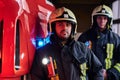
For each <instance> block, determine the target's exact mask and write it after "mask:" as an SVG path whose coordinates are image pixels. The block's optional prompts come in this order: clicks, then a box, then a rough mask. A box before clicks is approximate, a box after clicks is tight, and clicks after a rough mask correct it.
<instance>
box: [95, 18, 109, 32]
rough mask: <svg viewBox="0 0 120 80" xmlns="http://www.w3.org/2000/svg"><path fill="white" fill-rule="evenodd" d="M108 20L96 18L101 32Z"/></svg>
mask: <svg viewBox="0 0 120 80" xmlns="http://www.w3.org/2000/svg"><path fill="white" fill-rule="evenodd" d="M107 21H108V18H107V16H97V23H98V26H99V28H100V29H101V30H104V29H106V24H107Z"/></svg>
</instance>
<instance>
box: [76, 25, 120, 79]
mask: <svg viewBox="0 0 120 80" xmlns="http://www.w3.org/2000/svg"><path fill="white" fill-rule="evenodd" d="M78 41H81V42H84V43H85V44H86V42H91V44H89V46H91V49H92V50H93V52H94V53H95V55H96V56H97V57H98V58H99V60H100V61H101V63H102V64H103V67H104V69H106V70H107V79H108V80H120V37H119V36H118V35H117V34H115V33H114V32H112V31H111V30H109V29H106V30H104V31H103V32H100V31H99V30H98V28H94V27H93V28H91V29H89V30H88V31H86V32H84V33H83V34H82V35H81V36H80V37H79V39H78ZM87 45H88V44H87Z"/></svg>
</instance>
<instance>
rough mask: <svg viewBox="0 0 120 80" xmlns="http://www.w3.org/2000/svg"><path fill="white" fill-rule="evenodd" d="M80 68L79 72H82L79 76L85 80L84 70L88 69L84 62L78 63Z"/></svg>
mask: <svg viewBox="0 0 120 80" xmlns="http://www.w3.org/2000/svg"><path fill="white" fill-rule="evenodd" d="M80 69H81V73H82V75H81V76H80V78H81V79H82V80H86V70H87V69H88V68H87V66H86V63H83V64H80Z"/></svg>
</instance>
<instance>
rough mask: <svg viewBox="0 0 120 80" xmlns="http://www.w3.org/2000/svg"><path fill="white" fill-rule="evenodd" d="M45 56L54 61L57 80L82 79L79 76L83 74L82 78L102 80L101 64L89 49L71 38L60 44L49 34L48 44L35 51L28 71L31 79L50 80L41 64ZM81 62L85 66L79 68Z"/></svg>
mask: <svg viewBox="0 0 120 80" xmlns="http://www.w3.org/2000/svg"><path fill="white" fill-rule="evenodd" d="M46 56H51V57H52V58H53V59H54V60H55V61H56V65H57V70H56V71H57V74H58V76H59V80H82V78H81V77H80V76H84V77H85V78H86V79H84V80H103V76H102V65H101V63H100V61H99V60H98V58H97V57H96V56H95V55H94V54H93V52H92V51H91V50H90V49H88V48H87V47H86V46H85V45H84V44H83V43H80V42H78V41H75V40H73V39H72V40H71V39H70V40H69V41H68V43H67V44H65V45H62V44H61V43H60V41H59V39H58V38H56V37H55V36H51V42H50V43H49V44H47V45H46V46H44V47H42V48H40V49H38V50H37V51H36V53H35V58H34V61H33V65H32V68H31V72H30V73H31V78H32V80H50V79H49V77H48V72H47V70H46V68H45V65H43V64H42V59H43V58H44V57H46ZM82 64H86V66H84V67H83V68H80V66H81V65H82ZM84 71H85V73H83V72H84Z"/></svg>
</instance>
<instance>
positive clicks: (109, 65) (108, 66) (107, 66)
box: [105, 58, 111, 69]
mask: <svg viewBox="0 0 120 80" xmlns="http://www.w3.org/2000/svg"><path fill="white" fill-rule="evenodd" d="M105 62H106V69H109V68H110V67H111V61H110V59H109V58H106V59H105Z"/></svg>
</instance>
